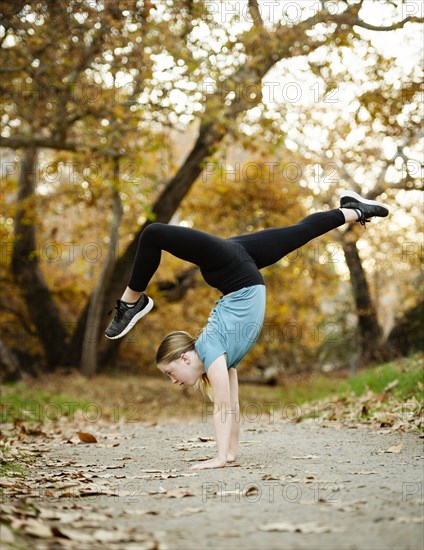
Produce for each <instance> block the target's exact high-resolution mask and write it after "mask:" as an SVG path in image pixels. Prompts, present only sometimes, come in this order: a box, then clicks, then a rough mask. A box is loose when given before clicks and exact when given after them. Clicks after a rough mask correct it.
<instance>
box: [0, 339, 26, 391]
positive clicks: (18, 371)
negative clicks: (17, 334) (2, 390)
mask: <svg viewBox="0 0 424 550" xmlns="http://www.w3.org/2000/svg"><path fill="white" fill-rule="evenodd" d="M0 367H1V377H0V380H1V381H2V382H11V381H15V380H19V379H20V378H22V377H23V376H24V372H23V370H22V367H21V364H20V361H19V359H18V358H17V357H16V355H15V354H14V352H13V351H12V350H11V349H10V348H9V347H8V346H6V344H5V343H4V342H3V340H2V339H0Z"/></svg>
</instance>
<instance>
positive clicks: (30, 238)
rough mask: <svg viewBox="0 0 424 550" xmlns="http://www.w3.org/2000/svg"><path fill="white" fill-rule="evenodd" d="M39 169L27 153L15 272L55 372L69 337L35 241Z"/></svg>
mask: <svg viewBox="0 0 424 550" xmlns="http://www.w3.org/2000/svg"><path fill="white" fill-rule="evenodd" d="M36 165H37V149H35V148H28V149H26V150H25V152H24V153H23V157H22V161H21V165H20V174H19V185H18V208H17V213H16V218H15V242H14V246H13V253H12V271H13V275H14V277H15V280H16V282H17V283H18V285H19V286H20V289H21V292H22V296H23V298H24V300H25V303H26V305H27V308H28V314H29V317H30V319H31V321H32V323H33V324H34V326H35V330H36V331H37V334H38V337H39V339H40V342H41V344H42V347H43V350H44V354H45V358H46V362H47V366H48V368H49V369H50V370H52V369H53V368H54V367H56V366H57V365H58V364H60V361H61V359H62V355H63V350H64V348H65V343H66V336H67V334H66V330H65V327H64V325H63V323H62V321H61V319H60V316H59V311H58V309H57V307H56V304H55V303H54V301H53V298H52V295H51V293H50V290H49V288H48V286H47V284H46V281H45V279H44V275H43V273H42V271H41V269H40V264H39V262H40V258H39V256H38V253H37V246H36V238H35V224H36V220H35V219H34V212H33V211H31V212H30V211H29V201H30V200H31V198H33V197H34V194H35V185H36V178H35V171H36ZM33 210H34V209H33Z"/></svg>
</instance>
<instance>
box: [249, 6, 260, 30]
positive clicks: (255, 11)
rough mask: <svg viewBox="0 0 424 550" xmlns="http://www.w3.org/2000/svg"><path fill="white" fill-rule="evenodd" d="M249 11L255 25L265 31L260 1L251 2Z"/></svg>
mask: <svg viewBox="0 0 424 550" xmlns="http://www.w3.org/2000/svg"><path fill="white" fill-rule="evenodd" d="M249 11H250V15H251V16H252V19H253V23H254V24H255V25H256V26H257V27H259V28H260V29H263V26H264V21H263V19H262V15H261V12H260V9H259V5H258V0H249Z"/></svg>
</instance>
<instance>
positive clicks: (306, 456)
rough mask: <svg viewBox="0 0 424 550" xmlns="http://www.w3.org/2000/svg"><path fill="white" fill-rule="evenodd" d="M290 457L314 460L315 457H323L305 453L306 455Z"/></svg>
mask: <svg viewBox="0 0 424 550" xmlns="http://www.w3.org/2000/svg"><path fill="white" fill-rule="evenodd" d="M290 458H292V459H293V460H312V459H314V458H321V457H320V456H317V455H305V456H291V457H290Z"/></svg>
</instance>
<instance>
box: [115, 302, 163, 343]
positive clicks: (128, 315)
mask: <svg viewBox="0 0 424 550" xmlns="http://www.w3.org/2000/svg"><path fill="white" fill-rule="evenodd" d="M152 307H153V300H152V299H151V298H149V297H148V296H146V295H145V294H142V295H141V296H140V299H139V300H138V302H137V303H136V304H135V306H133V307H128V306H127V305H126V304H125V303H124V302H122V301H121V300H117V301H116V306H115V309H116V313H115V317H114V319H113V321H112V322H111V323H110V325H109V326H108V327H107V329H106V332H105V336H106V338H109V339H110V340H116V339H117V338H122V336H125V334H127V332H129V331H130V330H131V329H132V328H133V326H134V325H135V324H136V323H137V321H139V320H140V319H141V318H142V317H144V316H145V315H146V314H147V313H149V311H150V310H151V309H152ZM112 311H113V310H112ZM112 311H110V312H109V315H110V314H111V313H112Z"/></svg>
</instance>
